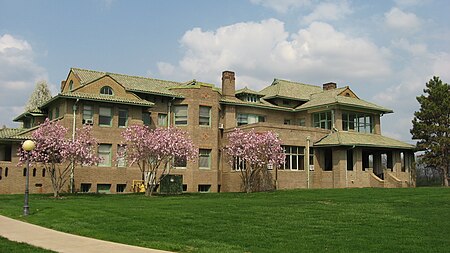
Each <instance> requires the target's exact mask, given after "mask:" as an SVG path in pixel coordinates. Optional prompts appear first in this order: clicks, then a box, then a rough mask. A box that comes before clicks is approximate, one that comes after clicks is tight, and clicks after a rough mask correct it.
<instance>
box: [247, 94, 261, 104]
mask: <svg viewBox="0 0 450 253" xmlns="http://www.w3.org/2000/svg"><path fill="white" fill-rule="evenodd" d="M244 100H245V101H247V102H252V103H256V102H258V101H259V99H258V96H257V95H254V94H248V95H247V96H245V97H244Z"/></svg>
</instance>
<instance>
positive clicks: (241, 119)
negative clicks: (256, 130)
mask: <svg viewBox="0 0 450 253" xmlns="http://www.w3.org/2000/svg"><path fill="white" fill-rule="evenodd" d="M265 121H266V118H265V117H264V116H261V115H255V114H243V113H239V114H238V115H237V125H238V126H242V125H247V124H254V123H258V122H265Z"/></svg>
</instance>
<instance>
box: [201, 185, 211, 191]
mask: <svg viewBox="0 0 450 253" xmlns="http://www.w3.org/2000/svg"><path fill="white" fill-rule="evenodd" d="M210 191H211V185H210V184H199V185H198V192H210Z"/></svg>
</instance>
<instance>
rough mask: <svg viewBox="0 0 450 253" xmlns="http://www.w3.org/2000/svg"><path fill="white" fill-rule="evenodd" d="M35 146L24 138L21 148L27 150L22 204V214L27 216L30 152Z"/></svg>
mask: <svg viewBox="0 0 450 253" xmlns="http://www.w3.org/2000/svg"><path fill="white" fill-rule="evenodd" d="M35 147H36V144H35V143H34V141H32V140H26V141H24V142H23V144H22V148H23V150H25V151H26V152H27V168H26V180H25V202H24V204H23V215H24V216H27V215H28V214H29V213H30V207H29V206H28V193H29V182H30V153H31V150H33V149H34V148H35Z"/></svg>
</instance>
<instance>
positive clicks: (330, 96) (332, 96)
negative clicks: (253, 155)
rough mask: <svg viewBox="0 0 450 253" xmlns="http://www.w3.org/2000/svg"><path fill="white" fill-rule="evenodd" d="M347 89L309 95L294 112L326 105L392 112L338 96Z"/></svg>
mask: <svg viewBox="0 0 450 253" xmlns="http://www.w3.org/2000/svg"><path fill="white" fill-rule="evenodd" d="M346 89H348V87H344V88H337V89H332V90H324V91H321V92H319V93H315V94H311V97H310V100H309V101H308V102H306V103H304V104H302V105H300V106H298V107H297V108H295V109H296V110H305V109H313V108H318V107H323V106H327V105H343V106H349V107H357V108H363V109H370V110H375V111H380V112H383V113H391V112H393V111H392V110H391V109H388V108H385V107H382V106H379V105H376V104H373V103H370V102H367V101H364V100H361V99H359V98H354V97H346V96H342V95H340V94H341V93H342V92H343V91H344V90H346Z"/></svg>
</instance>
